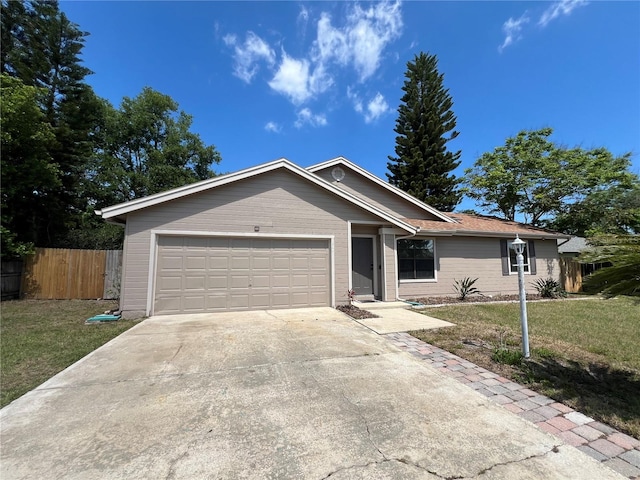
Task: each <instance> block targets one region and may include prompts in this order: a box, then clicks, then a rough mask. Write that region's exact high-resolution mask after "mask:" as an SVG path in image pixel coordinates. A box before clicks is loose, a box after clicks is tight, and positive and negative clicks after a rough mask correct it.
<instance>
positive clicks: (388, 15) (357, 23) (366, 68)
mask: <svg viewBox="0 0 640 480" xmlns="http://www.w3.org/2000/svg"><path fill="white" fill-rule="evenodd" d="M401 33H402V15H401V11H400V2H398V1H396V2H395V3H389V2H384V3H376V4H375V5H373V6H371V7H369V8H368V9H366V10H365V9H363V8H362V7H360V5H355V7H353V9H352V11H351V12H350V13H349V15H347V20H346V24H345V25H344V26H343V27H335V26H333V25H332V23H331V17H330V16H329V14H327V13H322V14H321V16H320V20H318V34H317V38H316V41H315V42H314V45H313V49H312V58H313V59H314V60H315V61H316V62H318V63H321V64H325V63H329V62H335V63H337V64H338V65H341V66H346V65H352V66H353V68H354V69H355V70H356V72H357V73H358V76H359V80H360V81H361V82H363V81H365V80H366V79H367V78H369V77H370V76H371V75H373V74H374V73H375V71H376V70H377V69H378V67H379V66H380V60H381V58H382V52H383V51H384V49H385V47H386V46H387V45H388V44H389V43H390V42H392V41H393V40H395V39H396V38H398V37H399V36H400V34H401Z"/></svg>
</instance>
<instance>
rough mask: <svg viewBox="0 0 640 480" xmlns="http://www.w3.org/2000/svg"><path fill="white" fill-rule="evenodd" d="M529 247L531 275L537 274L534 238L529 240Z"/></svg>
mask: <svg viewBox="0 0 640 480" xmlns="http://www.w3.org/2000/svg"><path fill="white" fill-rule="evenodd" d="M527 248H528V249H529V272H530V273H531V275H537V274H538V272H537V271H536V247H535V245H534V244H533V240H529V244H528V245H527Z"/></svg>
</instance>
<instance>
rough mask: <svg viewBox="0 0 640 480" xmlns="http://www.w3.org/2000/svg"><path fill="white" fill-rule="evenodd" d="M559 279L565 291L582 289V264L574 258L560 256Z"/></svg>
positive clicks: (574, 291)
mask: <svg viewBox="0 0 640 480" xmlns="http://www.w3.org/2000/svg"><path fill="white" fill-rule="evenodd" d="M560 281H561V282H562V286H563V288H564V289H565V291H566V292H569V293H577V292H579V291H581V290H582V266H581V265H580V263H579V262H577V261H576V259H575V258H566V257H561V258H560Z"/></svg>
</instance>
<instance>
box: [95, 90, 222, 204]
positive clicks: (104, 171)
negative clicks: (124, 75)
mask: <svg viewBox="0 0 640 480" xmlns="http://www.w3.org/2000/svg"><path fill="white" fill-rule="evenodd" d="M103 108H104V110H105V123H104V129H103V132H102V134H101V138H100V147H99V149H98V150H97V152H96V154H95V156H94V159H93V164H92V168H91V169H90V170H89V172H88V176H89V178H90V180H91V185H92V186H93V192H92V195H91V197H92V198H93V199H95V206H96V207H97V208H102V207H104V206H108V205H113V204H116V203H121V202H126V201H129V200H133V199H136V198H140V197H144V196H146V195H152V194H154V193H158V192H161V191H163V190H168V189H170V188H175V187H179V186H182V185H186V184H188V183H192V182H196V181H198V180H205V179H207V178H211V177H213V176H215V173H214V171H213V170H212V165H213V164H217V163H219V162H220V154H219V153H218V151H217V150H216V148H215V147H214V146H213V145H208V146H207V145H205V144H204V142H203V141H202V139H201V138H200V136H199V135H198V134H197V133H194V132H192V131H191V130H190V128H191V124H192V121H193V120H192V117H191V115H188V114H186V113H185V112H184V111H181V110H179V106H178V103H177V102H176V101H175V100H173V99H172V98H171V97H170V96H168V95H164V94H162V93H160V92H157V91H155V90H153V89H152V88H149V87H145V88H144V89H143V90H142V92H141V93H140V94H139V95H138V96H136V97H135V98H129V97H125V98H124V99H123V100H122V103H121V105H120V108H118V109H116V108H114V107H112V106H111V105H110V104H108V103H107V102H104V107H103Z"/></svg>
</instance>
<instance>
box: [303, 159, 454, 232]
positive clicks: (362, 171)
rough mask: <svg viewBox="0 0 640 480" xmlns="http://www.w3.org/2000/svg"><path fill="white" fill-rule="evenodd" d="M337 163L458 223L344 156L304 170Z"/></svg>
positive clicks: (418, 205) (450, 221)
mask: <svg viewBox="0 0 640 480" xmlns="http://www.w3.org/2000/svg"><path fill="white" fill-rule="evenodd" d="M337 164H342V165H345V166H347V167H349V168H350V169H352V170H354V171H356V172H358V173H360V174H361V175H362V176H363V177H365V178H368V179H369V180H371V181H372V182H374V183H376V184H378V185H380V186H381V187H383V188H385V189H387V190H389V191H390V192H392V193H394V194H395V195H398V196H400V197H402V198H403V199H405V200H407V201H408V202H410V203H412V204H414V205H416V206H417V207H420V208H422V209H423V210H425V211H427V212H429V213H430V214H432V215H434V216H436V217H438V218H440V219H441V220H443V221H445V222H448V223H458V222H457V221H456V220H455V219H453V218H451V217H449V216H448V215H446V214H444V213H442V212H441V211H440V210H437V209H435V208H433V207H431V206H430V205H427V204H426V203H424V202H421V201H420V200H418V199H417V198H415V197H413V196H411V195H409V194H408V193H407V192H405V191H403V190H402V189H400V188H398V187H395V186H393V185H391V184H390V183H389V182H385V181H384V180H382V179H381V178H378V177H376V176H375V175H374V174H372V173H371V172H368V171H367V170H365V169H364V168H362V167H360V166H358V165H356V164H355V163H353V162H351V161H349V160H347V159H346V158H344V157H336V158H333V159H331V160H327V161H325V162H321V163H317V164H315V165H311V166H310V167H307V168H306V170H308V171H309V172H312V173H315V172H317V171H318V170H322V169H324V168H328V167H331V166H333V165H337Z"/></svg>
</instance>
